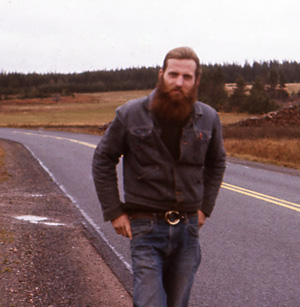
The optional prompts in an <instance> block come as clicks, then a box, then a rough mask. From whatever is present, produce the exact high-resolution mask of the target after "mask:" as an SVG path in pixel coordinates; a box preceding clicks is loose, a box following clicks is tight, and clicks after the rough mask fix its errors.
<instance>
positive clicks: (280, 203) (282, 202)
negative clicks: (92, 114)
mask: <svg viewBox="0 0 300 307" xmlns="http://www.w3.org/2000/svg"><path fill="white" fill-rule="evenodd" d="M15 133H23V134H27V135H35V136H37V135H38V136H41V137H46V138H47V137H48V138H53V139H57V140H66V141H70V142H73V143H76V144H80V145H84V146H87V147H91V148H96V145H94V144H91V143H87V142H81V141H78V140H75V139H70V138H65V137H59V136H51V135H45V134H36V133H30V132H19V131H15ZM222 188H224V189H227V190H230V191H233V192H236V193H240V194H243V195H247V196H250V197H253V198H256V199H260V200H263V201H266V202H269V203H272V204H275V205H278V206H281V207H284V208H288V209H291V210H294V211H298V212H300V204H296V203H293V202H290V201H286V200H284V199H279V198H276V197H273V196H269V195H266V194H262V193H258V192H255V191H252V190H248V189H245V188H242V187H239V186H235V185H232V184H229V183H225V182H223V183H222Z"/></svg>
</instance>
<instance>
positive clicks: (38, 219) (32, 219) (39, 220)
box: [15, 215, 66, 226]
mask: <svg viewBox="0 0 300 307" xmlns="http://www.w3.org/2000/svg"><path fill="white" fill-rule="evenodd" d="M15 218H16V219H18V220H21V221H25V222H29V223H32V224H43V225H47V226H66V225H65V224H63V223H54V222H46V221H47V220H48V218H47V217H44V216H35V215H21V216H16V217H15Z"/></svg>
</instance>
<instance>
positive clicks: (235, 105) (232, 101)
mask: <svg viewBox="0 0 300 307" xmlns="http://www.w3.org/2000/svg"><path fill="white" fill-rule="evenodd" d="M246 100H247V94H246V82H245V80H244V78H243V77H242V76H241V75H239V76H238V78H237V80H236V87H235V89H234V91H233V94H232V95H231V96H230V97H229V101H228V111H236V112H239V111H241V109H242V106H243V105H244V104H245V102H246Z"/></svg>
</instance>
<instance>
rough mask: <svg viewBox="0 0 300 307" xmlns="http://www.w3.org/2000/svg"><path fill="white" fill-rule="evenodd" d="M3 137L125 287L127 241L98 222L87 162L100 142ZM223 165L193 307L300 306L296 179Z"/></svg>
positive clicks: (8, 133) (59, 135)
mask: <svg viewBox="0 0 300 307" xmlns="http://www.w3.org/2000/svg"><path fill="white" fill-rule="evenodd" d="M0 138H2V139H9V140H13V141H16V142H19V143H22V144H24V146H26V147H27V148H28V149H29V150H30V151H31V153H32V154H33V155H34V157H36V159H38V161H39V162H40V163H41V165H42V166H43V167H44V168H45V170H46V171H47V172H48V173H49V174H50V175H51V176H52V178H53V179H54V180H55V181H56V182H57V184H58V185H60V187H61V188H62V189H63V191H64V192H65V193H66V194H67V195H68V196H69V197H70V198H71V200H72V201H73V202H74V204H75V205H76V206H77V207H78V209H79V210H80V212H81V214H82V215H83V216H84V218H85V219H86V221H87V223H88V224H89V225H90V226H91V228H93V229H94V233H95V235H96V236H98V237H99V238H100V237H101V240H102V242H105V243H104V244H105V245H106V246H108V248H107V250H109V252H108V254H109V255H113V257H116V258H118V259H119V262H118V263H122V265H121V266H120V265H116V264H114V263H113V262H112V263H111V265H112V266H113V269H114V271H123V275H124V274H125V275H126V277H125V278H124V282H125V283H126V282H128V283H130V281H129V280H130V279H131V276H130V275H131V273H130V270H131V266H130V264H131V261H130V253H129V243H128V240H127V239H125V238H122V237H120V236H118V235H116V234H115V233H114V231H113V229H112V227H111V225H110V224H109V223H104V222H103V219H102V215H101V209H100V206H99V204H98V201H97V198H96V194H95V190H94V186H93V182H92V176H91V160H92V155H93V152H94V148H95V147H96V144H97V143H98V141H99V139H100V137H99V136H92V135H83V134H74V133H63V132H50V131H35V130H23V129H8V128H0ZM227 164H228V165H227V170H226V174H225V178H224V183H223V185H222V189H221V191H220V195H219V198H218V201H217V205H216V208H215V210H214V212H213V215H212V217H211V218H210V219H208V220H207V222H206V224H205V226H204V227H203V229H201V231H200V243H201V247H202V253H203V257H202V264H201V266H200V269H199V271H198V273H197V275H196V278H195V284H194V287H193V291H192V296H191V302H190V306H220V307H221V306H222V307H223V306H230V307H231V306H239V307H240V306H270V307H271V306H272V307H273V306H289V307H293V306H295V307H298V306H299V305H300V303H299V302H300V287H299V285H300V189H299V187H300V173H299V172H296V171H293V172H292V171H289V170H288V169H284V168H273V167H263V166H262V165H260V164H248V163H247V164H245V165H243V164H241V163H236V162H228V163H227ZM120 190H122V183H121V182H120ZM175 269H176V268H174V270H175ZM124 272H125V273H124ZM126 279H127V280H126ZM127 288H128V287H127Z"/></svg>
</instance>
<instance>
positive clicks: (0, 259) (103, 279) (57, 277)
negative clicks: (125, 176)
mask: <svg viewBox="0 0 300 307" xmlns="http://www.w3.org/2000/svg"><path fill="white" fill-rule="evenodd" d="M0 149H2V161H4V164H2V165H1V163H0V293H1V295H0V306H80V307H82V306H132V299H131V297H130V295H129V294H128V293H127V292H126V291H125V289H124V288H123V286H122V285H121V284H120V282H119V281H118V279H117V278H116V277H115V275H114V274H113V273H112V272H111V270H110V269H109V267H108V266H107V265H106V264H105V263H104V261H103V260H102V259H101V257H100V256H99V255H98V254H97V252H96V250H95V249H94V247H93V245H92V244H91V242H90V241H89V240H88V239H87V238H86V236H85V235H84V230H83V227H82V225H81V223H80V217H79V215H78V213H77V212H76V209H75V208H74V206H73V205H72V203H71V201H70V200H69V199H68V198H66V197H65V196H64V195H63V193H62V191H61V190H60V189H59V188H58V187H57V186H56V184H55V183H54V182H53V181H52V180H51V179H50V178H49V176H48V175H47V174H46V173H45V172H44V171H43V170H42V168H41V167H40V166H39V164H38V163H37V162H36V161H35V160H34V158H33V157H32V156H31V154H30V153H29V152H28V151H27V150H26V149H25V148H24V147H23V146H21V145H19V144H16V143H12V142H8V141H2V140H0ZM37 217H39V218H47V219H43V220H39V221H36V220H35V219H36V218H37ZM28 219H29V220H30V221H28Z"/></svg>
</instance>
